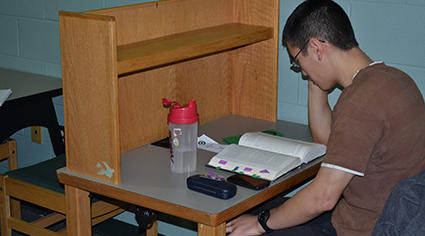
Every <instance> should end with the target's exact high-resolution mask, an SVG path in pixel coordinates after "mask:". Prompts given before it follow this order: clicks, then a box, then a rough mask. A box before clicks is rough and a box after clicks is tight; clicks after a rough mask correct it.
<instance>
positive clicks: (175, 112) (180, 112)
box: [162, 98, 199, 124]
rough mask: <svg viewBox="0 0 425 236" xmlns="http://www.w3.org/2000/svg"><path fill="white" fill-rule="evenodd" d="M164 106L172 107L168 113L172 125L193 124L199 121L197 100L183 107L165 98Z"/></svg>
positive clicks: (163, 100)
mask: <svg viewBox="0 0 425 236" xmlns="http://www.w3.org/2000/svg"><path fill="white" fill-rule="evenodd" d="M162 104H163V105H164V106H165V107H170V112H169V113H168V122H170V123H174V124H192V123H195V122H198V120H199V118H198V113H197V110H196V102H195V100H191V101H190V102H189V104H184V105H181V104H179V103H177V102H173V101H171V100H169V99H166V98H163V99H162Z"/></svg>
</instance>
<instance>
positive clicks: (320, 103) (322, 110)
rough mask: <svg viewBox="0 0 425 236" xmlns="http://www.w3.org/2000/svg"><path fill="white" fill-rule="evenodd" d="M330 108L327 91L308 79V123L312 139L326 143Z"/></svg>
mask: <svg viewBox="0 0 425 236" xmlns="http://www.w3.org/2000/svg"><path fill="white" fill-rule="evenodd" d="M331 115H332V113H331V108H330V106H329V103H328V93H327V92H326V91H323V90H321V89H320V88H319V87H317V86H316V85H315V84H313V82H311V80H309V81H308V123H309V126H310V130H311V134H312V136H313V141H314V142H316V143H322V144H325V145H327V143H328V139H329V134H330V132H331V119H332V117H331Z"/></svg>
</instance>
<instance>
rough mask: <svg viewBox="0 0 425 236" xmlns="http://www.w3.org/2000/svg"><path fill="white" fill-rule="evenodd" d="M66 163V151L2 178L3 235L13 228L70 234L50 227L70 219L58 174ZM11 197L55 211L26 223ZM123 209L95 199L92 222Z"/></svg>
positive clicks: (48, 233)
mask: <svg viewBox="0 0 425 236" xmlns="http://www.w3.org/2000/svg"><path fill="white" fill-rule="evenodd" d="M65 162H66V161H65V154H61V155H59V156H57V157H55V158H52V159H49V160H47V161H43V162H40V163H38V164H36V165H32V166H29V167H25V168H20V169H16V170H13V171H9V172H8V173H7V174H6V175H5V176H3V177H2V181H1V182H2V188H3V193H2V197H1V200H2V201H1V214H2V216H1V230H2V235H11V231H12V229H13V230H16V231H19V232H22V233H25V234H28V235H43V236H44V235H66V229H61V230H59V231H57V232H53V231H51V230H49V229H47V227H49V226H51V225H54V224H56V223H58V222H60V221H63V220H65V218H66V205H65V202H66V201H65V191H64V187H63V185H62V184H60V183H59V181H58V179H57V175H56V170H57V169H59V168H61V167H64V166H65ZM11 199H19V200H20V201H25V202H29V203H31V204H34V205H37V206H41V207H44V208H47V209H49V210H51V211H53V212H52V213H51V214H48V215H46V216H44V217H42V218H40V219H37V220H35V221H32V222H26V221H24V220H22V219H21V218H20V215H15V214H14V213H12V211H13V210H12V209H13V206H12V205H11ZM123 211H124V210H123V209H121V208H120V207H118V206H117V205H114V204H111V203H108V202H105V201H100V200H97V201H96V200H93V201H92V211H91V216H92V225H96V224H98V223H100V222H103V221H105V220H107V219H109V218H111V217H113V216H115V215H117V214H120V213H121V212H123Z"/></svg>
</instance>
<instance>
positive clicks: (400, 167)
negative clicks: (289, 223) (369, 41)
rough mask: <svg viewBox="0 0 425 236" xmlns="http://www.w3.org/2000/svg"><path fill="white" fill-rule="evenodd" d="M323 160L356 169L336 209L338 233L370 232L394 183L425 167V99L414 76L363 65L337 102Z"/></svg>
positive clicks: (346, 169)
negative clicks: (413, 78) (414, 80)
mask: <svg viewBox="0 0 425 236" xmlns="http://www.w3.org/2000/svg"><path fill="white" fill-rule="evenodd" d="M323 163H326V164H327V165H330V167H337V168H338V167H341V168H342V170H344V171H348V172H350V171H352V172H351V173H355V174H356V175H355V176H354V177H353V179H352V180H351V181H350V183H349V184H348V186H347V187H346V189H345V190H344V192H343V197H342V199H341V200H340V202H339V203H338V205H337V206H336V208H335V210H334V213H333V215H332V224H333V226H334V227H335V229H336V231H337V233H338V235H344V236H345V235H356V236H359V235H371V233H372V230H373V228H374V226H375V223H376V221H377V219H378V217H379V215H380V214H381V211H382V209H383V207H384V204H385V202H386V200H387V197H388V196H389V194H390V192H391V190H392V188H393V187H394V186H395V184H396V183H397V182H399V181H400V180H401V179H404V178H407V177H412V176H414V175H416V174H418V173H419V172H420V171H421V170H424V169H425V104H424V99H423V97H422V95H421V93H420V91H419V89H418V88H417V86H416V85H415V83H414V82H413V80H412V79H411V78H410V77H409V76H408V75H406V74H405V73H403V72H401V71H399V70H397V69H395V68H392V67H388V66H386V65H385V64H383V63H379V64H375V65H371V66H369V67H367V68H365V69H363V70H361V71H360V72H359V73H358V74H357V75H356V76H355V78H354V81H353V83H352V84H351V85H350V86H348V87H347V88H345V89H344V91H343V92H342V94H341V96H340V98H339V100H338V102H337V104H336V106H335V109H334V111H333V114H332V125H331V134H330V137H329V142H328V151H327V154H326V157H325V159H324V161H323ZM326 164H325V165H326ZM362 175H363V176H362Z"/></svg>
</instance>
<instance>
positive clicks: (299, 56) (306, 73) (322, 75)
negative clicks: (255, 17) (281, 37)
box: [286, 40, 335, 91]
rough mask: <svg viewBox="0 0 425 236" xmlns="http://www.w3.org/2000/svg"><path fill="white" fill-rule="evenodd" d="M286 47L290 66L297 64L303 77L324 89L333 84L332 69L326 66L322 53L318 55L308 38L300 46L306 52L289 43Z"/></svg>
mask: <svg viewBox="0 0 425 236" xmlns="http://www.w3.org/2000/svg"><path fill="white" fill-rule="evenodd" d="M286 48H287V51H288V54H289V57H290V59H291V62H292V64H293V65H292V67H294V66H295V67H296V66H297V65H299V66H300V67H301V69H300V72H301V73H302V75H303V78H307V79H309V80H311V81H312V82H313V83H314V84H315V85H316V86H318V87H319V88H321V89H322V90H325V91H327V90H330V89H332V88H333V87H334V86H335V82H334V81H333V80H332V73H331V71H332V70H331V69H330V68H327V67H328V66H327V63H326V61H325V60H323V59H324V58H323V56H324V55H321V57H319V55H318V51H317V49H316V48H315V46H314V45H312V44H311V43H310V40H309V41H308V42H306V44H305V45H304V47H302V48H304V49H303V50H304V51H305V50H306V51H307V54H305V53H304V52H301V50H302V48H297V47H292V46H291V45H290V44H289V43H288V44H287V47H286ZM297 71H298V70H297Z"/></svg>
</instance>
